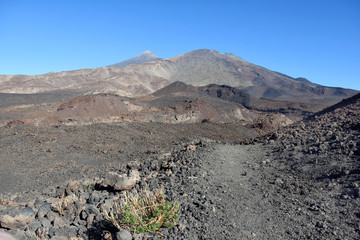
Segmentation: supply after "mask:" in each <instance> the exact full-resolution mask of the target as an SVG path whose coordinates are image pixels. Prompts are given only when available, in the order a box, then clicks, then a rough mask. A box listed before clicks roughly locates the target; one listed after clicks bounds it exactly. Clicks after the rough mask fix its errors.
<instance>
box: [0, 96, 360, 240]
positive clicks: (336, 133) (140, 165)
mask: <svg viewBox="0 0 360 240" xmlns="http://www.w3.org/2000/svg"><path fill="white" fill-rule="evenodd" d="M359 100H360V95H356V96H354V97H353V98H351V99H349V100H346V101H344V102H342V103H341V104H339V105H337V106H335V107H332V108H329V109H327V110H325V111H324V112H322V113H319V114H318V115H316V116H315V117H311V118H309V119H307V120H305V121H301V122H298V123H295V124H293V125H290V126H287V127H283V128H280V129H279V130H277V131H276V132H273V133H269V134H267V135H265V136H260V137H257V136H258V134H257V132H256V131H254V130H251V129H249V128H245V127H243V126H241V125H236V124H216V123H209V122H205V123H199V124H175V125H174V124H162V123H121V124H95V125H89V126H72V127H70V126H52V127H33V126H25V125H16V124H10V125H8V126H5V127H2V128H1V146H2V152H1V156H0V159H1V161H2V162H1V166H2V168H1V169H2V173H1V174H0V176H1V181H0V182H1V188H0V189H1V192H2V199H5V200H6V201H7V202H6V203H5V201H4V200H3V202H2V205H1V206H0V213H1V215H2V216H6V215H9V216H11V217H7V218H4V217H2V218H1V219H0V224H1V227H2V231H8V232H10V233H12V235H14V236H16V237H17V238H18V239H32V238H31V236H36V234H37V233H39V231H40V230H39V229H42V230H46V231H45V233H44V234H45V236H46V238H50V239H65V238H71V237H81V238H83V239H106V238H105V236H109V234H111V235H112V238H113V239H115V238H116V237H117V239H121V238H120V237H119V236H120V235H119V233H120V232H118V230H117V229H116V228H115V227H114V226H112V225H111V224H110V223H109V222H107V221H106V219H105V216H104V214H105V213H104V210H105V209H108V210H111V208H112V204H113V202H114V201H115V199H116V198H118V197H121V194H122V191H116V190H114V189H112V188H109V187H108V188H104V187H101V184H102V182H103V180H102V179H106V178H107V172H109V171H115V172H119V173H129V172H130V173H131V171H139V174H140V178H141V180H140V181H139V182H138V183H137V184H136V185H135V186H134V189H132V190H131V191H138V190H140V189H141V188H144V187H146V188H149V189H151V190H154V189H158V188H159V187H160V186H163V187H164V189H165V194H166V195H167V197H168V199H169V200H175V201H179V202H180V206H181V208H180V220H179V222H178V225H177V226H175V227H174V228H172V229H170V230H168V229H161V231H160V233H145V234H134V233H131V237H133V238H134V239H158V238H164V239H359V237H360V226H359V217H360V214H359V213H360V194H359V193H360V188H359V185H360V165H359V162H360V161H359V160H360V154H359V153H360V139H359V136H360V134H359V130H360V128H359V124H360V123H359V119H360V118H359V113H360V101H359ZM70 180H78V182H71V183H69V184H68V182H69V181H70ZM89 183H90V184H94V185H93V186H94V188H89V187H88V186H89ZM74 184H75V185H74ZM75 186H77V187H76V188H75ZM62 194H65V196H69V197H70V196H71V197H72V199H73V198H75V200H73V201H74V202H73V203H72V204H71V205H69V206H68V207H66V208H65V209H64V215H63V216H62V217H61V215H60V216H59V212H58V211H59V210H56V209H57V208H56V204H57V202H58V201H59V197H60V198H61V196H64V195H62ZM76 199H78V200H76ZM30 209H31V210H30ZM45 209H46V210H45ZM24 214H28V215H29V216H32V217H30V218H24ZM31 214H33V215H31ZM11 219H13V220H12V221H15V220H16V221H18V223H17V224H15V223H14V222H11V221H10V220H11ZM23 219H28V220H27V221H28V222H21V221H25V220H23ZM14 224H15V225H14ZM64 229H65V230H64ZM121 233H124V232H121ZM61 237H65V238H61ZM129 239H130V238H129Z"/></svg>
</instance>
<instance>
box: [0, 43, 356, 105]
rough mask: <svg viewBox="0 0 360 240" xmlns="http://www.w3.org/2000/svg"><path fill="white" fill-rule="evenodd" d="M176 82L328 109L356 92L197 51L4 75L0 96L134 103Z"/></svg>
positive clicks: (234, 58) (233, 57)
mask: <svg viewBox="0 0 360 240" xmlns="http://www.w3.org/2000/svg"><path fill="white" fill-rule="evenodd" d="M152 55H153V54H152V53H151V52H145V53H143V54H140V55H139V56H143V57H144V56H150V57H151V56H152ZM139 56H137V57H139ZM156 57H157V56H156ZM135 58H136V57H135ZM140 58H142V57H140ZM129 60H131V59H129ZM130 62H132V61H130ZM128 63H129V62H128ZM177 81H181V82H184V83H185V84H188V85H192V86H206V85H209V84H217V85H228V86H231V87H234V88H237V89H240V90H242V91H243V92H246V93H248V94H250V95H252V96H255V97H257V98H261V97H265V98H271V99H276V100H279V101H298V102H303V101H306V102H314V101H315V102H323V103H326V104H328V105H330V104H333V103H336V102H338V101H340V100H342V99H343V98H347V97H350V96H352V95H354V94H355V93H357V92H358V91H356V90H352V89H343V88H333V87H326V86H320V85H318V84H315V83H312V82H310V81H309V80H307V79H304V78H296V79H295V78H292V77H289V76H287V75H285V74H282V73H278V72H274V71H271V70H269V69H266V68H264V67H261V66H258V65H255V64H253V63H249V62H247V61H245V60H243V59H242V58H240V57H237V56H235V55H233V54H229V53H225V54H222V53H219V52H218V51H215V50H209V49H199V50H194V51H191V52H188V53H185V54H182V55H178V56H175V57H172V58H168V59H157V60H151V61H147V62H144V63H137V64H129V65H126V66H124V67H116V66H110V67H102V68H94V69H80V70H73V71H65V72H59V73H47V74H42V75H0V92H3V93H39V92H50V91H54V90H73V91H74V90H75V91H80V90H81V91H82V92H86V93H88V94H93V93H114V94H118V95H122V96H127V97H136V96H144V95H148V94H151V93H153V92H155V91H157V90H159V89H161V88H163V87H165V86H166V85H169V84H171V83H173V82H177Z"/></svg>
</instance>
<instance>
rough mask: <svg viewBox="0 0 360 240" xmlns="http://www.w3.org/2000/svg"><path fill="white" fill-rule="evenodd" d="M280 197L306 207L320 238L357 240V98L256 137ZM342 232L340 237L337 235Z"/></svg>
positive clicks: (359, 113)
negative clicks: (265, 153)
mask: <svg viewBox="0 0 360 240" xmlns="http://www.w3.org/2000/svg"><path fill="white" fill-rule="evenodd" d="M261 141H262V142H265V147H266V148H268V149H269V150H270V151H271V154H269V157H270V158H269V159H273V160H272V161H271V162H266V161H264V165H270V166H271V167H272V168H274V169H278V170H280V174H279V180H278V183H279V184H280V185H281V186H282V188H281V189H280V192H281V193H282V194H285V195H289V194H292V195H294V196H296V198H297V199H303V200H302V201H303V202H308V203H309V204H308V207H309V209H311V210H312V211H313V212H315V213H316V215H314V217H313V218H312V219H311V221H314V223H313V224H314V225H315V227H316V231H315V233H314V234H315V235H318V236H320V238H321V239H345V238H349V239H358V238H359V237H360V224H359V222H360V95H359V94H358V95H356V96H354V97H352V98H350V99H346V100H344V101H342V102H341V103H339V104H337V105H335V106H332V107H330V108H328V109H325V110H324V111H322V112H320V113H318V114H316V115H314V116H312V117H310V118H308V119H306V120H305V121H303V122H297V123H295V124H293V125H291V126H289V127H285V128H282V129H280V130H278V131H277V132H276V133H272V134H269V135H267V136H265V137H262V138H261ZM340 232H342V235H341V234H340Z"/></svg>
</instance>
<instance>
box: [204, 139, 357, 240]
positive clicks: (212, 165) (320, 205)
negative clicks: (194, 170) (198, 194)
mask: <svg viewBox="0 0 360 240" xmlns="http://www.w3.org/2000/svg"><path fill="white" fill-rule="evenodd" d="M271 151H272V149H271V148H269V147H266V146H264V145H260V144H256V145H247V146H244V145H229V144H226V145H215V146H214V150H213V151H208V152H206V153H205V154H204V155H203V156H202V157H201V158H202V159H203V160H205V161H203V168H204V170H205V172H207V174H208V175H209V176H208V177H206V178H204V181H203V182H202V183H200V185H202V184H203V186H201V187H204V188H206V186H208V187H209V189H208V195H210V196H213V200H214V206H215V207H214V208H213V211H212V213H211V214H210V216H209V218H208V223H207V224H208V225H210V226H211V225H215V226H217V227H216V228H211V231H212V232H211V233H208V236H207V239H216V237H219V236H222V239H345V238H347V239H356V238H357V237H358V232H357V231H355V232H354V229H353V228H352V226H351V225H352V224H347V223H346V221H345V219H344V218H343V217H344V215H343V214H341V212H342V211H347V210H349V209H347V208H344V209H343V208H342V207H340V206H339V200H338V199H336V198H333V197H331V196H329V194H328V193H327V191H326V190H325V189H323V188H321V187H320V185H319V184H318V183H316V182H312V181H304V180H301V178H299V177H298V176H297V175H296V174H294V173H291V172H289V171H287V170H285V168H284V167H283V166H282V164H281V163H280V162H278V161H277V160H275V159H274V158H273V156H271V154H270V152H271ZM340 204H342V203H341V202H340ZM344 206H345V205H344ZM350 210H351V209H350ZM355 229H356V227H355Z"/></svg>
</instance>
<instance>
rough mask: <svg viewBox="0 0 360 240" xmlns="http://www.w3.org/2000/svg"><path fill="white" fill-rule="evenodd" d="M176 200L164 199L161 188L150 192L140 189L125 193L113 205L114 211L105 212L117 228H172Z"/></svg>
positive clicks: (176, 209) (176, 205)
mask: <svg viewBox="0 0 360 240" xmlns="http://www.w3.org/2000/svg"><path fill="white" fill-rule="evenodd" d="M179 205H180V204H179V203H178V202H170V201H166V200H165V195H164V193H163V189H161V190H156V191H154V192H151V191H149V190H142V191H141V192H140V193H135V194H131V193H129V192H127V193H126V195H125V200H123V202H120V203H117V204H116V205H115V211H113V212H111V213H110V215H109V214H106V216H107V220H109V221H111V222H112V223H113V224H114V226H116V227H117V228H118V229H119V230H122V229H124V228H127V229H130V230H131V231H133V232H135V233H141V232H155V231H157V230H158V229H159V228H161V227H166V228H172V227H174V226H175V225H176V222H177V220H178V219H179V215H178V214H177V212H178V210H179Z"/></svg>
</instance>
